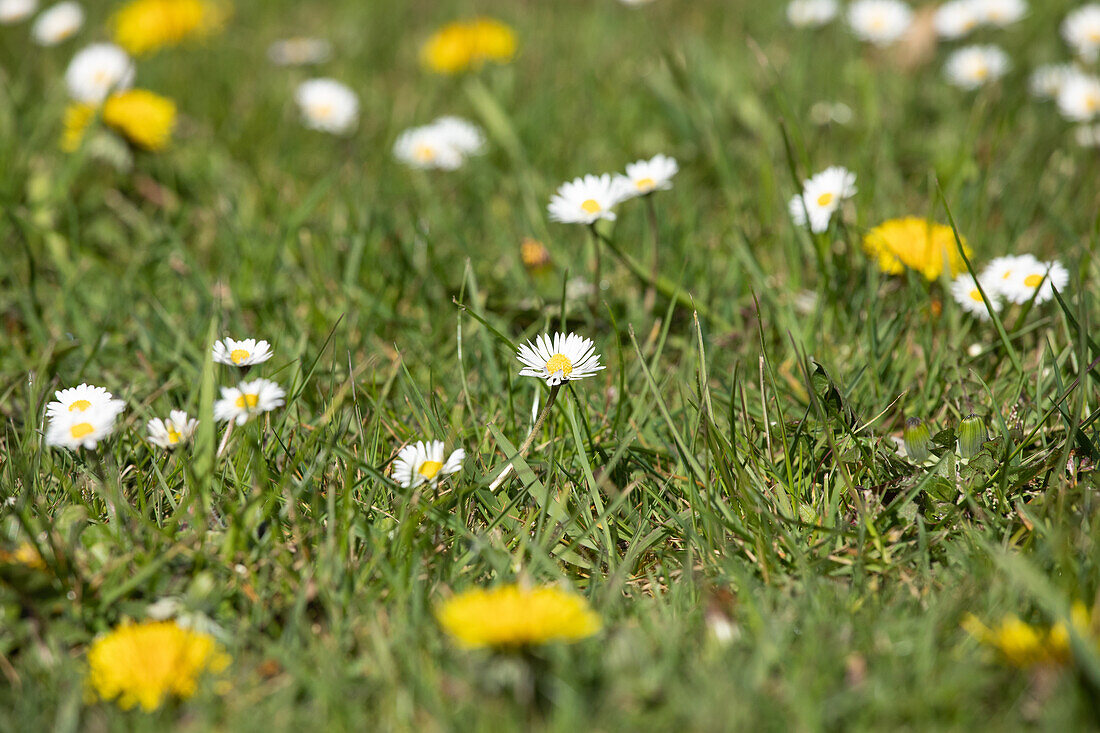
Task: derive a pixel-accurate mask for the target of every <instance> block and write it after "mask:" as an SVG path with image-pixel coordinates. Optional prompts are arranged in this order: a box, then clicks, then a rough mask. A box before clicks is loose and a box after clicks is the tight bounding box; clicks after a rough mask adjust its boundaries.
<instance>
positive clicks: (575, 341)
mask: <svg viewBox="0 0 1100 733" xmlns="http://www.w3.org/2000/svg"><path fill="white" fill-rule="evenodd" d="M516 358H517V359H519V360H520V362H521V363H523V365H524V369H523V370H522V371H521V372H520V373H519V374H520V376H521V377H538V378H539V379H545V380H546V383H547V384H548V385H550V386H551V387H556V386H558V385H559V384H561V383H562V382H568V381H573V380H577V379H584V378H585V377H590V376H592V375H593V374H595V373H596V372H598V371H600V370H601V369H603V368H604V367H603V366H601V365H600V355H599V354H597V353H596V347H595V346H594V345H593V343H592V341H591V340H590V339H586V338H582V337H580V336H578V335H577V334H575V333H571V334H569V335H566V334H564V333H556V334H554V337H553V338H552V339H551V337H550V336H549V335H547V334H541V335H539V336H538V337H536V338H535V340H534V341H533V342H528V343H527V344H523V345H521V346H520V347H519V352H518V353H517V354H516Z"/></svg>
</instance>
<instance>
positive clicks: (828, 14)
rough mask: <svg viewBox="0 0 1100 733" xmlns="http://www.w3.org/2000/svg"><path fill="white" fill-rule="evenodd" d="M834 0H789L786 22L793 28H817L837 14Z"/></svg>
mask: <svg viewBox="0 0 1100 733" xmlns="http://www.w3.org/2000/svg"><path fill="white" fill-rule="evenodd" d="M837 10H838V8H837V3H836V0H791V2H790V3H788V4H787V22H788V23H790V24H791V25H793V26H794V27H795V28H818V27H820V26H823V25H825V24H826V23H828V22H829V21H831V20H832V19H833V18H835V17H836V14H837Z"/></svg>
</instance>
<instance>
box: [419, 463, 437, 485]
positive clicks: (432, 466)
mask: <svg viewBox="0 0 1100 733" xmlns="http://www.w3.org/2000/svg"><path fill="white" fill-rule="evenodd" d="M442 468H443V464H442V463H441V462H440V461H424V462H423V463H421V464H420V469H419V470H418V471H417V473H419V474H420V475H421V476H423V477H424V478H426V479H428V480H429V481H431V480H432V479H433V478H435V476H436V474H437V473H439V471H440V470H441V469H442Z"/></svg>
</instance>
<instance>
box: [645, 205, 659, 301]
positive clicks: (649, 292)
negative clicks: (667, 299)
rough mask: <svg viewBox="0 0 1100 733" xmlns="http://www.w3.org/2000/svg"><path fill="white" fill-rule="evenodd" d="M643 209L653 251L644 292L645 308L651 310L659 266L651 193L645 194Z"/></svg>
mask: <svg viewBox="0 0 1100 733" xmlns="http://www.w3.org/2000/svg"><path fill="white" fill-rule="evenodd" d="M645 210H646V218H647V219H649V231H650V234H651V235H652V237H653V238H652V242H653V252H652V255H651V259H652V260H653V272H652V274H651V275H650V283H649V287H648V288H647V289H646V293H645V299H644V301H643V302H644V303H645V309H646V310H647V311H648V310H652V309H653V304H654V303H655V302H656V300H657V289H656V288H655V287H654V286H653V283H655V282H657V277H658V276H659V275H660V272H661V270H660V268H659V267H658V261H659V260H658V252H659V251H660V247H661V242H660V232H659V231H658V229H657V205H656V204H654V203H653V194H647V195H646V196H645Z"/></svg>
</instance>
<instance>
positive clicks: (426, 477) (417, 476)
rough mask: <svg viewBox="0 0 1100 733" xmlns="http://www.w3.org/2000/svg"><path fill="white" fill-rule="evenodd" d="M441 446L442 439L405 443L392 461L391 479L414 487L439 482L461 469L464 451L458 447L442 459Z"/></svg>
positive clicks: (464, 457)
mask: <svg viewBox="0 0 1100 733" xmlns="http://www.w3.org/2000/svg"><path fill="white" fill-rule="evenodd" d="M443 448H444V444H443V441H442V440H434V441H432V442H430V443H425V442H424V441H421V440H418V441H417V442H416V443H414V444H409V445H406V446H405V447H404V448H402V449H401V451H400V452H399V453H398V454H397V460H395V461H394V464H393V480H394V481H396V482H397V483H399V484H401V485H402V486H404V487H405V488H413V489H415V488H416V487H417V486H420V485H421V484H424V483H428V484H436V483H439V482H440V481H442V480H443V478H444V477H446V476H450V475H451V474H452V473H457V472H458V471H461V470H462V462H463V461H464V460H466V451H464V450H462V449H461V448H459V449H457V450H455V451H454V452H453V453H451V455H450V457H448V458H447V459H446V460H444V452H443Z"/></svg>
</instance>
